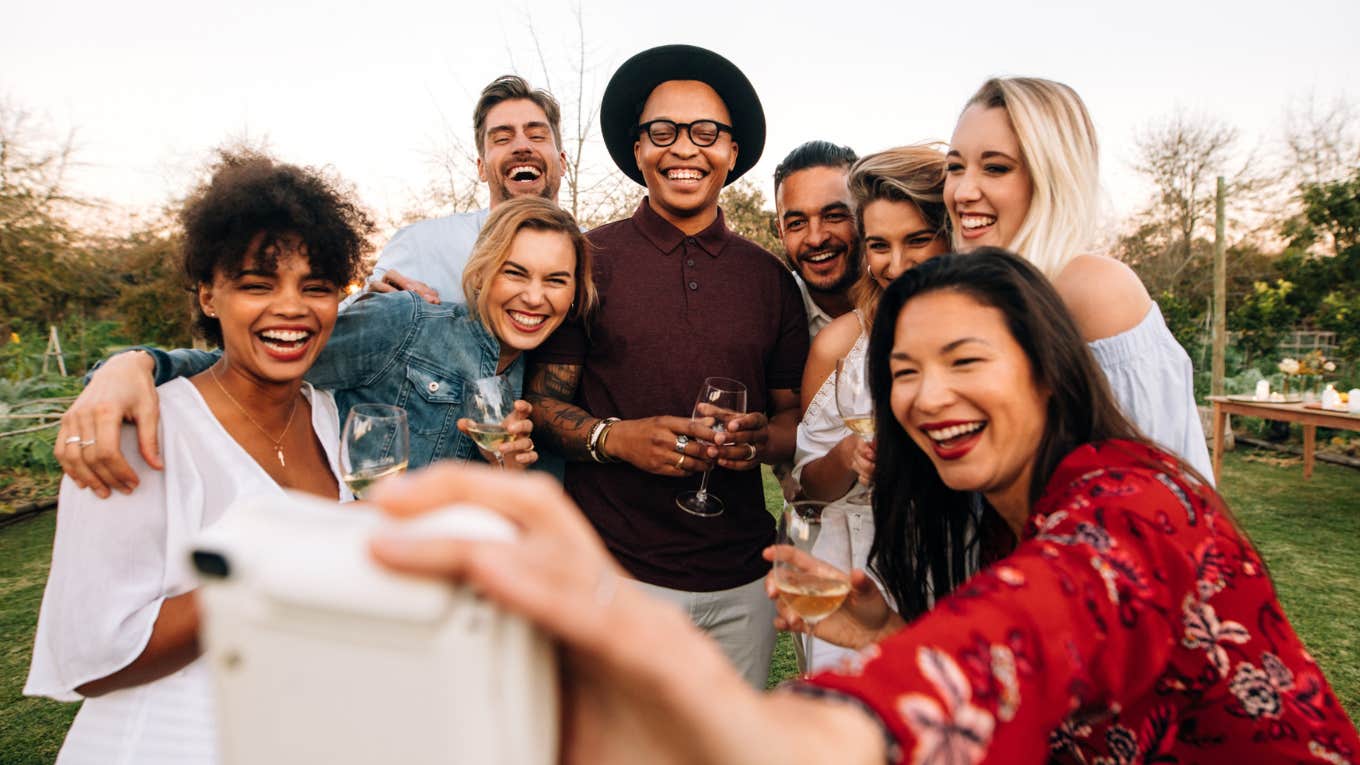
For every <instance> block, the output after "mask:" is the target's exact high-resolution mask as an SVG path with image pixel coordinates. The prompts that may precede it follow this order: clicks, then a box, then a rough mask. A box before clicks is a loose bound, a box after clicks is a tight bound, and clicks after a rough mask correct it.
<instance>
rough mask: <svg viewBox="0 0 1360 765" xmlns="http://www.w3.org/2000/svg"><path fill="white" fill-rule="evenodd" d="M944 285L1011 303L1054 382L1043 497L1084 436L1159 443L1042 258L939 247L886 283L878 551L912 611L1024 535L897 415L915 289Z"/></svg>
mask: <svg viewBox="0 0 1360 765" xmlns="http://www.w3.org/2000/svg"><path fill="white" fill-rule="evenodd" d="M940 290H953V291H957V292H960V293H963V294H966V295H968V296H970V297H972V298H974V299H975V300H977V301H978V302H979V303H982V304H983V305H987V306H991V307H993V308H996V309H997V310H999V311H1001V313H1002V314H1003V315H1004V316H1005V318H1006V325H1007V328H1008V329H1009V330H1010V333H1011V335H1012V336H1013V337H1014V338H1015V341H1016V342H1017V343H1018V344H1019V345H1020V347H1021V348H1022V349H1023V350H1024V352H1025V355H1026V356H1027V357H1028V359H1029V363H1030V368H1031V370H1032V373H1033V375H1034V384H1035V386H1036V387H1039V388H1041V389H1043V390H1046V391H1048V392H1049V397H1048V407H1047V411H1046V412H1045V419H1044V432H1043V436H1042V437H1041V438H1040V440H1039V445H1038V448H1037V449H1036V450H1035V454H1034V472H1033V477H1032V479H1031V483H1030V503H1031V505H1032V504H1033V503H1034V502H1035V501H1037V500H1038V499H1039V497H1040V495H1041V494H1042V493H1043V490H1044V487H1045V485H1046V484H1047V483H1048V479H1049V478H1050V477H1052V475H1053V471H1054V470H1055V469H1057V467H1058V463H1059V462H1061V461H1062V460H1063V458H1065V457H1066V456H1067V455H1068V454H1070V453H1071V452H1072V451H1073V450H1074V449H1076V448H1077V447H1079V446H1082V445H1083V444H1089V443H1095V442H1099V441H1106V440H1109V439H1125V440H1129V441H1137V442H1142V443H1150V442H1149V441H1148V439H1147V438H1146V437H1145V436H1143V435H1142V434H1141V433H1139V432H1138V429H1137V428H1136V427H1135V426H1134V425H1133V424H1132V423H1131V422H1130V421H1129V420H1128V418H1126V417H1125V416H1124V414H1123V413H1122V412H1121V411H1120V410H1119V404H1118V403H1117V402H1116V401H1115V398H1114V394H1113V393H1112V392H1111V391H1110V386H1109V383H1108V382H1107V381H1106V379H1105V373H1104V372H1102V371H1101V369H1100V367H1099V366H1098V365H1097V364H1096V361H1095V358H1094V357H1093V356H1092V355H1091V351H1090V348H1088V347H1087V345H1086V343H1085V342H1084V341H1083V340H1082V338H1081V334H1080V333H1079V332H1078V331H1077V327H1076V324H1075V323H1074V322H1073V321H1072V317H1071V316H1070V315H1069V314H1068V312H1067V308H1066V306H1065V305H1064V304H1063V302H1062V298H1060V297H1058V293H1057V292H1056V291H1055V290H1054V289H1053V286H1052V284H1051V283H1050V282H1049V281H1048V279H1047V278H1045V277H1044V275H1043V274H1041V273H1040V272H1039V271H1038V269H1036V268H1035V267H1034V266H1032V265H1030V264H1029V263H1028V262H1026V261H1025V260H1023V259H1021V258H1020V257H1018V256H1016V255H1013V254H1011V253H1009V252H1006V251H1005V250H1001V249H998V248H994V247H983V248H980V249H978V250H976V251H974V252H972V253H970V254H967V255H957V254H952V255H941V256H939V257H937V258H932V259H931V260H929V261H927V262H926V263H923V264H921V265H920V266H917V267H916V268H914V269H912V270H910V271H908V272H907V273H905V274H903V275H902V276H901V277H899V278H898V279H897V281H895V282H893V283H892V284H891V285H890V286H889V287H888V289H887V290H885V291H884V293H883V297H882V299H881V300H880V301H879V309H878V318H877V319H876V320H875V322H874V326H873V330H872V332H871V333H870V336H869V389H870V393H871V395H872V396H873V401H874V408H875V411H877V422H876V424H875V425H876V432H877V434H878V442H877V450H878V454H877V466H876V468H875V470H874V499H873V503H874V526H875V529H876V532H875V537H874V543H873V548H872V550H871V551H870V559H871V561H872V564H871V567H872V570H873V571H874V573H875V574H876V575H877V576H878V577H879V579H880V581H882V582H883V583H884V585H885V586H886V587H887V588H888V591H889V592H890V593H891V594H892V596H893V597H894V598H896V599H897V606H898V608H899V610H900V611H901V613H902V616H903V617H905V618H907V619H908V620H910V619H912V618H913V617H915V616H918V615H920V614H922V613H924V612H925V611H927V610H928V609H929V607H930V605H931V603H933V602H934V600H936V599H938V598H940V597H943V596H944V595H945V594H947V593H949V592H951V591H953V590H954V588H956V587H958V586H959V585H960V584H962V583H963V581H964V580H965V579H967V578H968V576H970V575H971V574H972V573H974V571H975V570H976V567H975V566H974V565H972V564H970V561H978V562H980V563H981V564H982V565H986V564H987V563H990V562H992V561H993V560H995V559H996V558H998V557H1000V556H1001V555H1002V554H1004V553H1005V552H1008V551H1009V549H1010V548H1011V547H1012V546H1013V545H1014V543H1015V540H1014V536H1013V535H1012V534H1011V533H1010V531H1009V529H1008V528H1007V527H1006V526H1005V523H1004V522H1003V521H1002V520H1001V518H1000V516H999V515H998V514H997V513H996V511H994V510H993V509H992V508H991V507H990V506H988V505H987V503H986V501H985V500H983V499H982V497H981V496H979V495H977V494H975V493H972V492H964V491H956V490H954V489H951V488H949V487H948V486H946V485H945V484H944V481H943V480H941V478H940V476H939V473H938V472H937V471H936V470H935V465H934V463H932V462H931V461H930V458H929V457H928V456H927V455H926V454H925V453H924V452H923V451H921V449H920V448H919V447H918V446H917V445H916V443H915V442H914V441H912V440H911V437H910V436H908V435H907V433H906V431H904V430H903V428H902V426H901V424H900V423H898V421H897V420H896V419H895V418H894V415H893V411H892V407H891V403H890V394H891V392H892V372H891V370H890V368H889V356H890V355H891V354H892V349H893V343H894V341H895V339H896V335H897V318H898V316H899V315H900V314H901V313H902V309H903V308H904V307H905V306H906V305H907V303H908V302H910V301H911V300H912V299H914V298H917V297H920V296H921V295H925V294H928V293H931V292H937V291H940ZM1182 469H1183V470H1185V471H1186V472H1187V474H1190V475H1194V473H1193V471H1191V470H1190V469H1189V468H1186V467H1184V466H1183V465H1182Z"/></svg>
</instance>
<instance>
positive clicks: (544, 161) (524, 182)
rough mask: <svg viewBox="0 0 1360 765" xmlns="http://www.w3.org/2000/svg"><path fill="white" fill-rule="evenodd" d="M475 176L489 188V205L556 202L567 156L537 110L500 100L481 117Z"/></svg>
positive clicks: (519, 102)
mask: <svg viewBox="0 0 1360 765" xmlns="http://www.w3.org/2000/svg"><path fill="white" fill-rule="evenodd" d="M481 149H482V151H481V156H479V157H477V177H478V178H480V179H481V180H483V181H485V182H486V185H487V186H488V187H489V188H490V189H491V206H492V207H495V206H496V203H497V202H504V201H505V200H507V199H510V198H511V197H517V196H527V195H530V194H532V195H536V196H541V197H544V198H545V199H551V200H555V199H557V189H558V187H559V186H560V185H561V183H562V170H563V167H564V166H565V165H566V161H567V155H566V154H565V153H564V152H563V151H562V150H561V149H560V148H559V147H558V145H557V141H556V139H555V138H554V137H553V132H552V126H551V125H549V123H548V116H547V115H546V114H545V113H544V112H543V109H542V108H541V107H540V106H539V105H538V104H536V103H534V102H533V101H530V100H529V99H527V98H513V99H510V100H508V101H502V102H500V103H498V104H496V105H495V106H493V107H491V110H490V111H488V112H487V113H486V134H485V135H484V136H482V145H481Z"/></svg>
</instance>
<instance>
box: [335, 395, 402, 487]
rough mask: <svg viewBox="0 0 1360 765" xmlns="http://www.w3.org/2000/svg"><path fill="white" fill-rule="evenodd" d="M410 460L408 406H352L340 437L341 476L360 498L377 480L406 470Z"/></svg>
mask: <svg viewBox="0 0 1360 765" xmlns="http://www.w3.org/2000/svg"><path fill="white" fill-rule="evenodd" d="M410 459H411V432H410V429H409V428H408V427H407V425H406V410H405V409H402V408H401V407H399V406H389V405H387V404H356V405H354V406H353V407H350V410H349V414H348V415H347V416H346V417H345V430H344V433H343V435H341V437H340V476H341V478H343V479H344V481H345V485H346V486H348V487H349V490H350V491H352V492H354V496H355V497H356V498H358V499H363V498H364V494H366V493H367V492H368V487H369V486H371V485H372V484H373V483H374V482H375V481H377V480H379V479H381V478H386V477H387V476H390V475H401V474H402V473H405V472H406V465H407V463H408V462H409V461H410Z"/></svg>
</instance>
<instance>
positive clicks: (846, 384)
mask: <svg viewBox="0 0 1360 765" xmlns="http://www.w3.org/2000/svg"><path fill="white" fill-rule="evenodd" d="M865 366H866V365H865V364H864V360H863V359H860V360H858V361H851V360H850V359H849V358H844V359H839V360H837V361H836V411H837V412H839V413H840V416H841V420H842V421H843V422H844V423H845V427H847V428H849V429H850V431H851V432H853V433H855V434H856V435H858V436H859V437H860V438H862V439H864V441H865V442H870V441H873V440H874V403H873V399H872V398H870V397H869V379H868V378H869V376H868V374H867V373H866V371H867V370H866V369H865ZM846 501H847V502H852V503H854V504H858V505H865V504H868V503H869V492H867V491H854V492H852V493H851V496H850V497H849V498H848V499H847V500H846Z"/></svg>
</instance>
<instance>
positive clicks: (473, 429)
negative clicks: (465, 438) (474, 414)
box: [468, 422, 515, 454]
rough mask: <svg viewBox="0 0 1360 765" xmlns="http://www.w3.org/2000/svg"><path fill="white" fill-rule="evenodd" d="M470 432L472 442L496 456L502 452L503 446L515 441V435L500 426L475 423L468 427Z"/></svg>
mask: <svg viewBox="0 0 1360 765" xmlns="http://www.w3.org/2000/svg"><path fill="white" fill-rule="evenodd" d="M468 432H469V433H470V434H471V435H472V440H473V441H476V442H477V445H478V446H480V447H482V448H483V449H485V450H487V451H489V452H491V453H492V454H495V453H496V452H498V451H500V449H499V447H500V445H501V444H508V443H510V442H511V441H514V440H515V434H514V433H511V432H509V431H507V430H506V429H505V428H503V427H501V426H500V425H488V424H485V423H480V422H474V423H472V424H471V425H469V426H468Z"/></svg>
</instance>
